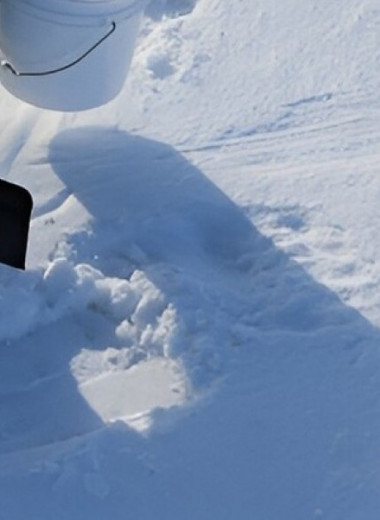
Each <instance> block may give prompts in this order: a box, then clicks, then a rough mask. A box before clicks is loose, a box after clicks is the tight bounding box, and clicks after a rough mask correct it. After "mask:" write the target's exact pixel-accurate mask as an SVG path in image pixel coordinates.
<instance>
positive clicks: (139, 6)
mask: <svg viewBox="0 0 380 520" xmlns="http://www.w3.org/2000/svg"><path fill="white" fill-rule="evenodd" d="M1 1H6V0H1ZM13 1H14V0H10V2H11V3H12V2H13ZM17 3H18V7H19V8H21V9H23V8H25V9H30V10H31V11H33V12H34V13H35V14H36V15H37V16H38V15H39V16H44V15H45V16H49V15H51V16H57V15H59V16H60V17H62V18H70V17H75V16H78V17H83V18H86V17H87V18H89V19H92V18H94V17H99V16H110V17H114V16H118V15H120V16H123V17H124V16H126V17H128V16H132V15H133V14H136V13H137V12H141V11H143V10H144V9H145V7H146V5H147V3H148V0H18V2H17ZM37 13H38V14H37Z"/></svg>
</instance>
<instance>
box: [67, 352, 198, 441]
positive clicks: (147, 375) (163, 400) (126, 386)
mask: <svg viewBox="0 0 380 520" xmlns="http://www.w3.org/2000/svg"><path fill="white" fill-rule="evenodd" d="M94 354H95V353H94ZM73 375H74V377H76V374H75V370H74V374H73ZM77 380H78V379H77ZM187 387H188V385H187V380H186V376H185V374H184V372H183V369H182V367H181V366H180V364H179V363H177V362H175V361H173V360H169V359H165V358H154V359H150V360H144V361H141V362H140V363H138V364H136V365H134V366H133V367H131V368H129V369H127V370H118V371H109V372H106V373H103V374H102V375H98V376H96V377H94V378H92V379H86V381H85V382H79V391H80V393H81V394H82V396H83V397H84V399H85V400H86V401H87V403H88V404H89V406H90V407H91V408H92V409H93V410H94V411H95V412H96V413H97V414H98V415H99V417H100V418H101V419H102V420H103V421H104V422H105V423H112V422H115V421H119V420H122V421H124V422H126V423H127V424H129V425H130V426H132V427H133V428H135V429H136V430H139V431H141V432H146V430H147V429H149V428H150V426H151V421H149V420H144V421H135V418H136V417H142V416H145V417H147V416H148V415H149V412H151V411H153V410H154V409H156V408H164V409H167V408H171V407H173V406H180V405H183V404H185V402H186V400H187V394H188V391H187V390H188V389H187Z"/></svg>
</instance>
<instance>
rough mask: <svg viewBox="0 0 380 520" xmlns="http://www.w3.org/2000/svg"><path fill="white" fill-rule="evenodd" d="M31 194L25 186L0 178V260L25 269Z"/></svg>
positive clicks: (31, 203)
mask: <svg viewBox="0 0 380 520" xmlns="http://www.w3.org/2000/svg"><path fill="white" fill-rule="evenodd" d="M32 208H33V199H32V196H31V194H30V193H29V191H28V190H26V189H25V188H22V187H21V186H18V185H17V184H12V183H10V182H7V181H4V180H2V179H0V262H1V263H3V264H6V265H9V266H11V267H16V268H18V269H25V258H26V249H27V245H28V234H29V225H30V217H31V213H32Z"/></svg>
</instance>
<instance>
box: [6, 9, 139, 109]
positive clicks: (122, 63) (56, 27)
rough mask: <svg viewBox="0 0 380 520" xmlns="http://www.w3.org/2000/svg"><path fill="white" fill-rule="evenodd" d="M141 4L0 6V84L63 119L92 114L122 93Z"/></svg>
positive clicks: (17, 95) (19, 96)
mask: <svg viewBox="0 0 380 520" xmlns="http://www.w3.org/2000/svg"><path fill="white" fill-rule="evenodd" d="M145 5H146V2H145V0H0V49H1V66H0V81H1V83H2V84H3V85H4V87H5V88H6V89H7V90H8V91H9V92H11V93H12V94H14V95H15V96H16V97H18V98H20V99H22V100H24V101H27V102H28V103H31V104H33V105H37V106H39V107H43V108H48V109H52V110H61V111H77V110H85V109H88V108H93V107H96V106H99V105H102V104H104V103H107V102H108V101H110V100H111V99H113V98H114V97H115V96H116V95H117V94H118V93H119V91H120V89H121V88H122V86H123V84H124V81H125V78H126V76H127V73H128V69H129V66H130V62H131V59H132V55H133V50H134V46H135V41H136V36H137V32H138V27H139V21H140V18H141V14H142V12H143V9H144V7H145Z"/></svg>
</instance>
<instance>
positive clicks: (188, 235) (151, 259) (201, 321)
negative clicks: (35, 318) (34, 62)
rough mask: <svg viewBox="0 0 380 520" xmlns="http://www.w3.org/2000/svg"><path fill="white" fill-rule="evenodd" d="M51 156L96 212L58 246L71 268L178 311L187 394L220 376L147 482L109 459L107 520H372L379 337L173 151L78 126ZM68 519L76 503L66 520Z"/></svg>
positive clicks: (159, 454)
mask: <svg viewBox="0 0 380 520" xmlns="http://www.w3.org/2000/svg"><path fill="white" fill-rule="evenodd" d="M49 158H50V161H51V164H52V166H53V168H54V170H55V172H56V173H57V175H58V176H59V177H60V179H61V180H62V182H63V183H64V184H65V186H66V187H67V189H68V190H69V191H70V192H71V193H72V194H73V196H75V198H76V199H77V200H78V201H79V202H80V203H81V204H82V205H83V206H84V207H85V208H86V210H87V211H88V213H89V214H90V216H91V225H90V228H89V229H88V230H87V231H86V232H80V233H77V234H75V235H72V236H69V237H67V240H68V241H69V242H70V243H71V246H72V247H71V251H72V258H71V260H72V261H74V262H77V263H87V264H89V265H91V266H93V267H95V268H96V269H98V270H99V271H101V272H102V273H103V274H104V275H106V276H113V277H118V278H121V277H124V276H125V277H128V276H129V275H130V274H131V273H132V272H133V271H134V270H135V269H139V270H140V271H143V272H144V273H145V275H146V276H147V277H148V278H149V279H150V280H151V281H152V283H153V284H154V285H155V286H156V287H157V288H158V289H159V290H160V291H161V293H162V294H163V295H164V296H165V298H166V301H167V302H168V303H170V304H171V305H173V306H174V308H175V310H176V314H177V318H176V319H177V325H178V331H179V332H178V333H177V336H175V337H174V339H173V340H172V343H171V345H169V347H170V348H169V351H167V352H166V354H169V355H171V356H174V357H175V356H179V357H181V359H182V360H183V361H184V364H185V367H186V369H187V371H188V374H189V377H190V379H191V381H192V383H193V385H194V387H195V388H200V387H202V385H206V386H207V385H209V384H210V383H212V382H213V381H214V379H215V377H216V376H217V375H218V374H221V375H223V374H228V375H229V377H228V379H227V381H225V382H224V385H222V387H221V389H220V392H219V394H218V396H217V398H216V399H214V400H213V401H212V402H211V404H210V405H209V406H208V407H205V408H202V409H201V410H199V411H198V412H197V414H196V415H195V416H194V415H191V416H188V417H185V418H184V419H183V421H182V422H181V428H180V429H176V430H175V431H174V430H173V431H170V432H168V433H167V435H166V436H165V438H164V439H163V438H161V437H160V438H158V437H156V436H154V435H153V437H152V438H151V439H150V440H149V446H150V447H149V450H150V454H151V455H152V457H154V458H155V460H156V465H157V466H158V467H159V468H161V474H160V478H159V479H158V480H154V479H147V476H146V473H144V472H143V471H140V470H139V469H136V464H137V463H136V461H134V462H131V461H132V459H133V454H130V456H129V458H128V464H126V466H125V467H124V466H123V464H118V453H117V452H116V451H115V453H114V454H112V453H110V448H109V447H108V448H104V453H105V452H107V454H108V458H109V460H108V462H107V463H104V465H103V466H102V471H103V476H104V477H105V478H106V479H108V480H109V482H111V483H113V484H114V486H116V488H117V487H118V486H119V484H118V483H120V482H122V481H124V480H123V479H126V480H128V481H131V474H130V472H131V464H132V467H133V468H134V469H133V490H134V491H132V492H131V493H130V494H127V495H125V497H124V498H123V496H124V495H122V494H120V493H119V494H118V492H115V493H116V496H118V497H119V502H117V506H116V505H115V506H112V508H113V509H112V511H113V516H114V518H120V519H121V518H124V516H122V514H121V512H120V511H122V507H121V503H123V504H124V503H125V504H128V511H130V512H131V513H133V514H134V516H135V517H136V518H139V519H141V520H145V519H147V520H151V518H154V517H156V516H157V515H158V516H160V517H162V518H164V517H165V518H178V519H180V520H187V519H189V520H190V519H193V518H197V520H203V519H204V520H206V519H208V520H209V519H210V518H225V519H229V518H238V519H239V520H240V519H241V520H243V519H244V520H245V519H248V518H265V519H266V520H278V519H279V518H292V519H293V520H305V519H306V518H310V519H311V518H316V517H318V515H319V516H321V515H323V514H324V508H329V507H330V510H329V513H330V516H328V518H331V519H332V518H334V519H338V518H350V519H351V518H352V519H354V518H355V519H357V518H359V516H356V517H355V516H352V517H351V516H348V513H350V511H354V510H355V508H357V507H359V508H360V507H361V505H362V504H365V508H364V509H363V507H362V509H363V511H362V512H364V513H365V515H364V516H366V518H367V519H371V520H372V518H375V516H373V515H374V514H375V513H374V512H376V511H379V506H380V499H379V498H378V493H377V487H376V482H377V481H378V470H377V466H378V465H379V464H378V463H379V461H380V443H379V442H378V440H377V439H378V437H379V434H380V414H379V410H380V406H379V397H378V395H379V394H380V392H379V390H380V377H379V373H380V370H379V369H380V360H379V357H378V354H377V348H378V346H379V345H380V334H379V331H378V329H376V328H375V327H374V326H373V325H372V324H371V323H370V322H369V321H368V320H366V319H365V318H364V317H363V316H361V315H360V313H359V312H357V311H356V310H355V309H352V308H349V307H348V306H346V305H345V304H344V303H343V302H342V301H341V300H340V299H339V298H338V297H337V295H336V294H334V293H333V292H332V291H330V290H329V289H328V288H326V287H324V286H322V285H321V284H319V283H317V282H316V281H315V280H314V279H313V278H312V277H311V276H310V275H309V274H308V273H307V272H306V271H305V270H304V269H303V268H301V267H300V266H299V265H297V264H296V263H295V262H294V261H293V260H292V259H291V258H289V257H288V256H287V255H286V254H284V253H283V252H282V251H280V250H279V249H278V248H277V247H276V246H275V245H274V244H273V242H272V241H271V240H269V239H268V238H266V237H264V236H262V235H261V234H260V233H259V232H258V230H257V229H255V227H254V226H253V225H252V223H251V222H250V221H249V219H248V218H247V217H246V216H245V215H244V213H243V212H242V211H241V210H240V209H239V208H238V207H237V206H236V205H234V204H233V203H232V202H231V200H229V199H228V197H226V195H225V194H224V193H223V192H222V191H221V190H219V189H218V188H217V187H216V186H215V185H214V184H213V183H211V182H210V181H209V180H208V179H207V177H206V176H205V175H204V174H203V173H202V172H201V171H200V170H199V169H198V168H196V167H195V166H193V165H191V164H190V163H189V162H188V161H186V159H185V158H184V157H182V156H181V155H180V154H179V153H177V152H176V151H175V150H174V149H173V148H172V147H170V146H168V145H166V144H163V143H159V142H156V141H153V140H149V139H145V138H141V137H136V136H131V135H128V134H127V133H125V132H120V131H116V130H109V129H105V128H80V129H76V130H70V131H65V132H62V133H60V134H59V135H57V136H56V138H55V139H54V140H53V141H52V142H51V146H50V152H49ZM79 325H80V324H79ZM108 332H110V331H108ZM108 332H107V330H104V337H106V335H107V333H108ZM111 334H112V331H111ZM104 344H105V342H104ZM96 348H99V349H101V348H102V340H101V339H99V341H98V344H97V347H96ZM74 350H75V349H74ZM73 354H74V352H73V349H71V352H70V351H69V353H68V354H65V359H67V362H69V359H70V356H72V355H73ZM161 354H163V353H161ZM226 364H229V367H228V369H226V367H225V365H226ZM73 384H74V382H73ZM72 392H73V393H75V387H74V386H73V387H72ZM85 406H86V405H85V404H84V403H83V407H85ZM156 419H157V423H160V420H162V413H161V412H157V414H156ZM89 421H90V423H91V421H94V425H95V426H96V418H94V417H93V416H92V417H90V420H89ZM121 436H123V433H122V434H121ZM115 445H117V446H118V448H119V449H120V446H121V445H123V441H122V440H120V439H119V440H118V441H117V442H116V444H115ZM125 445H126V446H127V442H126V444H125ZM133 464H135V465H133ZM120 489H121V488H120ZM131 489H132V488H131ZM141 489H143V490H144V494H146V495H147V496H149V500H140V499H141V493H140V492H139V491H138V490H141ZM168 490H170V493H168ZM205 490H207V492H206V491H205ZM337 495H339V497H340V498H339V499H338V500H337V499H336V496H337ZM175 497H177V498H175ZM79 499H80V500H82V502H83V500H85V498H83V496H82V497H79V498H78V500H79ZM123 501H124V502H123ZM78 503H79V502H78ZM82 506H83V504H82ZM82 506H81V507H82ZM50 507H53V505H51V504H50ZM83 507H84V509H83V510H86V511H87V512H91V514H93V517H94V518H103V516H102V515H103V514H106V513H105V510H106V509H107V511H108V512H109V511H111V509H110V507H111V502H107V501H105V502H104V508H105V509H104V511H103V513H97V510H96V508H95V506H93V504H90V502H88V504H87V505H86V504H84V506H83ZM86 508H87V509H86ZM78 511H80V509H79V506H78V509H75V506H74V505H73V506H72V509H71V518H76V516H75V514H78ZM97 514H98V516H96V515H97ZM123 514H124V513H123ZM67 517H69V513H68V516H67ZM78 518H81V517H80V516H78Z"/></svg>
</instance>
